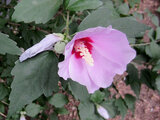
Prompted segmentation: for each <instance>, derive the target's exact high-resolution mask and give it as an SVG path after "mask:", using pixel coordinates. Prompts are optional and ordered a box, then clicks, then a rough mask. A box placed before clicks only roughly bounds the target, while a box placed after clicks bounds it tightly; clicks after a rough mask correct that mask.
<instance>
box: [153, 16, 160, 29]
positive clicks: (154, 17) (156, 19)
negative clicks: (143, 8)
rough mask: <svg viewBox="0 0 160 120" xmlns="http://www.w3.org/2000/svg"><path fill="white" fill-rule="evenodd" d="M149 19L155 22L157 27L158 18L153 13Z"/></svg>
mask: <svg viewBox="0 0 160 120" xmlns="http://www.w3.org/2000/svg"><path fill="white" fill-rule="evenodd" d="M151 20H152V22H153V24H155V25H156V26H157V27H158V26H159V19H158V17H157V16H155V15H154V16H153V17H152V18H151Z"/></svg>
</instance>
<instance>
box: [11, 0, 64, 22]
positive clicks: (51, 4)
mask: <svg viewBox="0 0 160 120" xmlns="http://www.w3.org/2000/svg"><path fill="white" fill-rule="evenodd" d="M61 3H62V0H22V1H21V2H19V3H18V5H17V6H16V7H15V12H14V13H13V15H12V19H13V20H15V21H17V22H21V21H24V22H25V23H29V22H33V21H35V23H37V24H38V23H46V22H48V21H49V20H50V19H51V18H52V17H53V16H54V15H55V14H56V12H57V10H58V9H59V7H60V5H61Z"/></svg>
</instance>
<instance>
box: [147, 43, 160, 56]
mask: <svg viewBox="0 0 160 120" xmlns="http://www.w3.org/2000/svg"><path fill="white" fill-rule="evenodd" d="M145 51H146V54H147V55H149V56H150V57H151V58H160V53H159V51H160V46H159V45H158V44H157V43H156V42H155V41H152V42H151V44H150V45H148V46H146V49H145Z"/></svg>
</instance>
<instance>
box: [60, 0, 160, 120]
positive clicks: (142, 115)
mask: <svg viewBox="0 0 160 120" xmlns="http://www.w3.org/2000/svg"><path fill="white" fill-rule="evenodd" d="M125 1H126V2H127V0H125ZM159 6H160V0H141V3H140V7H139V8H138V9H135V10H136V11H138V12H139V13H142V14H143V15H144V20H142V21H141V22H143V23H145V24H147V25H149V26H151V27H153V28H155V26H154V25H153V24H152V22H151V20H150V18H149V17H148V16H147V14H146V13H145V12H144V11H145V9H146V8H147V9H149V10H151V11H152V12H153V13H155V14H156V15H157V16H159V17H160V15H159V14H158V13H157V12H156V11H155V10H156V9H157V8H158V7H159ZM144 42H149V38H148V37H147V36H146V35H145V36H144ZM118 84H119V86H120V88H119V89H121V91H122V92H125V91H128V92H129V93H130V94H134V93H133V91H132V90H131V89H130V86H126V84H125V83H124V82H123V81H122V80H119V81H118ZM69 101H70V102H69V103H68V104H67V105H66V108H67V109H68V110H69V111H70V113H69V114H68V115H60V116H59V120H80V119H79V117H78V114H77V106H78V104H79V102H78V101H76V100H74V99H73V97H72V96H70V95H69ZM109 120H121V116H116V117H115V118H113V119H109ZM125 120H160V95H159V94H158V92H157V91H154V90H152V89H150V88H148V87H147V86H146V85H144V84H142V86H141V90H140V96H139V99H138V100H137V101H136V104H135V112H134V113H132V112H131V111H128V114H127V115H126V117H125Z"/></svg>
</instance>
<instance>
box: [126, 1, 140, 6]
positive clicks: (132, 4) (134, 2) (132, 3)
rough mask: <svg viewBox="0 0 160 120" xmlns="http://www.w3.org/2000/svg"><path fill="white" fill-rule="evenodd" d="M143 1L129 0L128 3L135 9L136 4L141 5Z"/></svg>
mask: <svg viewBox="0 0 160 120" xmlns="http://www.w3.org/2000/svg"><path fill="white" fill-rule="evenodd" d="M140 2H141V0H128V3H129V4H130V6H131V7H134V6H135V5H136V4H139V3H140Z"/></svg>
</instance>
